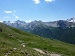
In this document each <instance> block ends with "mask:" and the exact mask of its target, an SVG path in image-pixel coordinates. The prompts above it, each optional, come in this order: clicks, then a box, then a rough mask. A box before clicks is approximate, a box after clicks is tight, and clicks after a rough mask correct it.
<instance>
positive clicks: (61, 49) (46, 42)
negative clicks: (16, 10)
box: [0, 23, 75, 56]
mask: <svg viewBox="0 0 75 56" xmlns="http://www.w3.org/2000/svg"><path fill="white" fill-rule="evenodd" d="M0 29H1V31H0V56H28V55H29V56H42V55H43V56H50V55H51V54H59V55H63V56H75V45H72V44H67V43H64V42H61V41H57V40H51V39H46V38H43V37H40V36H36V35H33V34H30V33H26V32H23V31H21V30H18V29H15V28H12V27H10V26H7V25H5V24H2V23H0ZM34 49H35V50H34ZM36 50H42V51H43V52H45V54H43V53H40V52H38V51H36Z"/></svg>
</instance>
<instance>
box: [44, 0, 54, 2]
mask: <svg viewBox="0 0 75 56" xmlns="http://www.w3.org/2000/svg"><path fill="white" fill-rule="evenodd" d="M54 1H55V0H45V2H54Z"/></svg>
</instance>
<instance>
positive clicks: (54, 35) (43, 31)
mask: <svg viewBox="0 0 75 56" xmlns="http://www.w3.org/2000/svg"><path fill="white" fill-rule="evenodd" d="M74 20H75V18H71V19H68V20H58V21H53V22H42V21H36V20H35V21H32V22H30V23H26V22H24V21H20V20H17V21H15V22H14V23H10V22H9V21H4V22H3V23H4V24H7V25H10V26H12V27H15V28H18V29H21V30H23V31H27V32H31V33H33V34H36V35H39V36H42V37H46V38H51V39H57V40H61V41H63V42H67V43H71V44H75V22H74Z"/></svg>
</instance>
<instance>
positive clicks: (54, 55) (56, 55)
mask: <svg viewBox="0 0 75 56" xmlns="http://www.w3.org/2000/svg"><path fill="white" fill-rule="evenodd" d="M33 50H35V51H37V52H39V53H41V54H47V53H45V52H44V51H43V50H40V49H37V48H33ZM47 55H49V56H61V55H59V54H54V53H53V54H49V53H48V54H47Z"/></svg>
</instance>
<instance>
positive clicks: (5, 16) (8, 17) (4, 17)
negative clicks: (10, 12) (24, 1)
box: [3, 16, 11, 19]
mask: <svg viewBox="0 0 75 56" xmlns="http://www.w3.org/2000/svg"><path fill="white" fill-rule="evenodd" d="M3 18H6V19H7V18H11V17H9V16H5V17H3Z"/></svg>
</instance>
